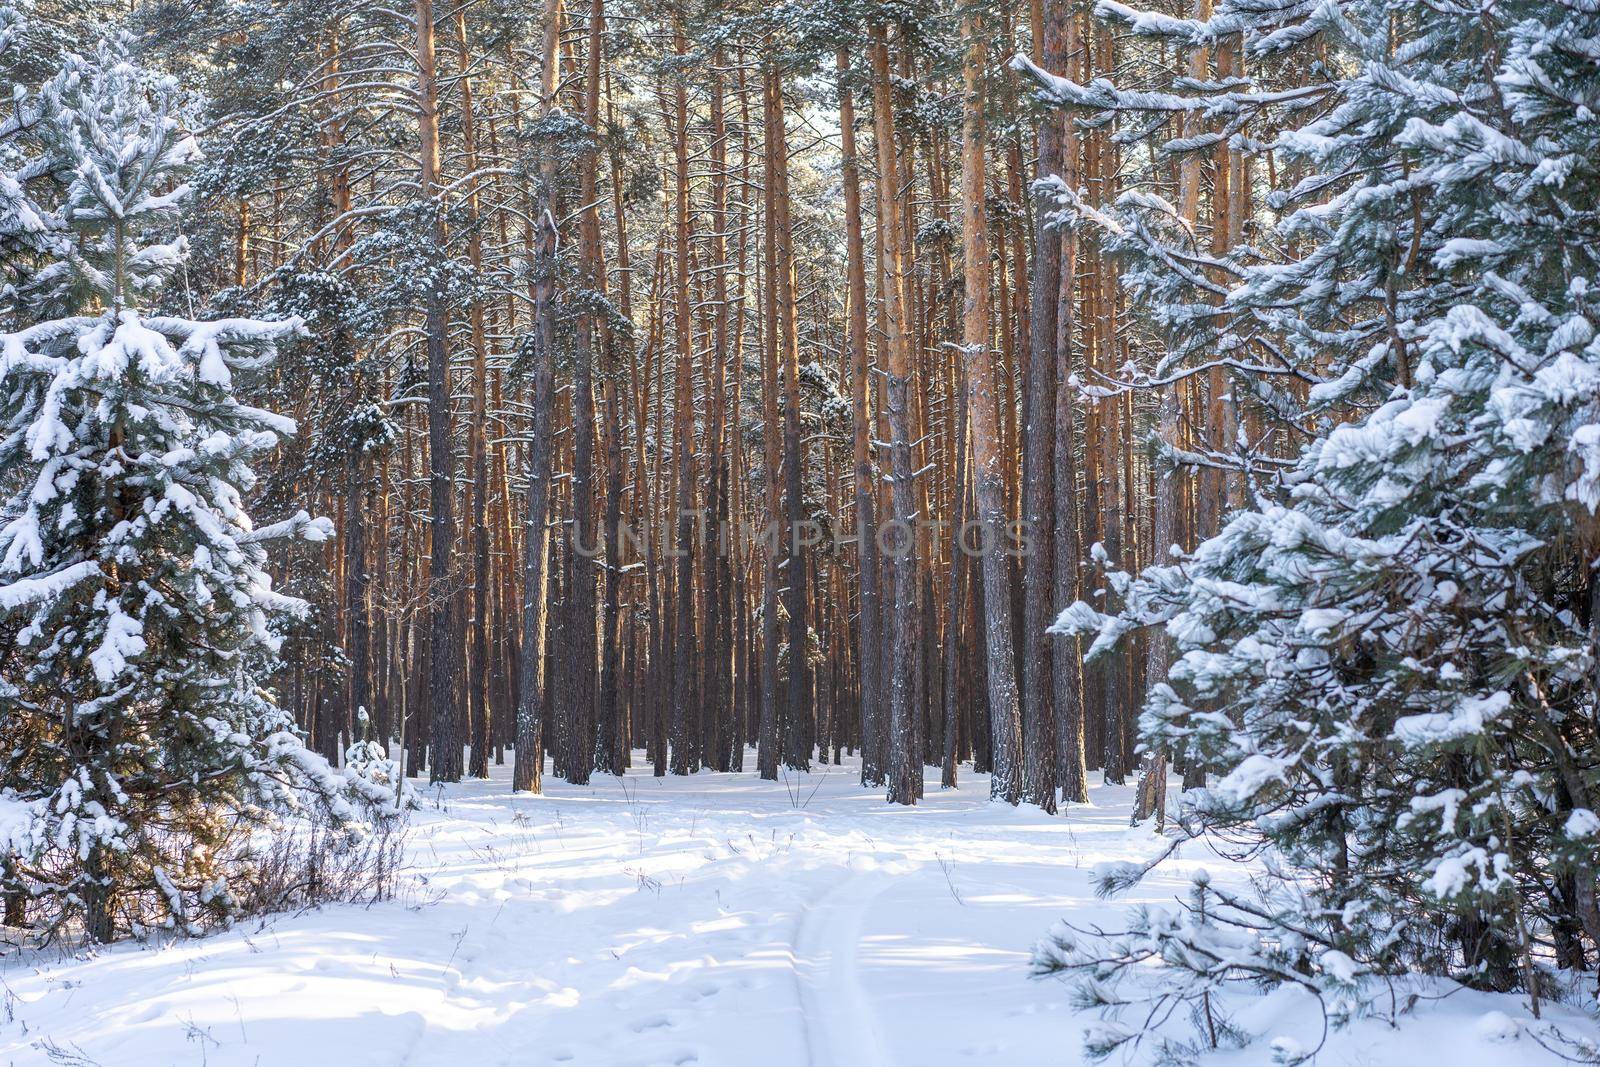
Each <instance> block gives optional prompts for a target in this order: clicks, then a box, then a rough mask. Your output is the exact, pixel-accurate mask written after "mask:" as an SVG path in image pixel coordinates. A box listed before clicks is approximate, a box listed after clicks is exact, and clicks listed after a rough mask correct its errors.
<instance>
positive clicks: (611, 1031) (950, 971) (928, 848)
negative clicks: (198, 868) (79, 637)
mask: <svg viewBox="0 0 1600 1067" xmlns="http://www.w3.org/2000/svg"><path fill="white" fill-rule="evenodd" d="M753 763H754V760H753V756H752V758H751V760H750V761H749V765H751V766H753ZM508 772H509V768H496V777H495V780H494V781H492V782H473V783H464V784H462V785H460V786H455V787H450V788H448V789H444V790H442V791H425V792H424V797H425V804H424V810H423V811H422V812H421V813H419V815H418V816H417V817H416V820H415V827H414V829H413V831H412V834H411V839H410V865H411V870H410V873H409V874H408V876H407V877H406V879H405V882H406V886H405V888H404V890H403V891H402V893H401V894H400V899H398V900H396V901H395V902H393V903H386V904H383V905H379V906H376V907H373V908H370V909H358V908H350V907H338V908H329V909H326V910H323V911H320V912H317V913H313V914H309V915H301V916H282V917H278V918H276V919H274V920H272V921H270V922H267V923H265V924H252V925H250V926H248V927H245V928H242V929H239V930H236V931H233V932H231V933H227V934H223V935H219V936H216V937H211V938H207V939H204V940H199V941H186V942H176V943H172V944H167V945H163V946H138V945H124V946H118V947H117V948H114V949H112V950H110V951H105V952H102V953H100V954H98V955H97V956H94V957H92V958H87V959H71V958H61V957H60V956H59V955H51V956H49V957H46V958H36V959H33V960H29V961H23V962H11V963H7V964H0V983H3V984H0V1064H12V1065H16V1067H22V1065H28V1067H32V1065H35V1064H40V1065H43V1064H60V1063H67V1064H77V1065H87V1064H99V1065H102V1067H165V1065H169V1064H171V1065H191V1064H193V1065H208V1067H235V1065H237V1067H316V1065H321V1064H340V1065H350V1067H356V1065H382V1067H398V1065H401V1064H404V1065H406V1067H431V1065H435V1064H438V1065H448V1067H493V1065H499V1064H517V1065H544V1064H551V1065H577V1067H582V1065H595V1067H634V1065H637V1067H645V1065H658V1064H659V1065H685V1064H695V1065H700V1067H802V1065H811V1067H898V1065H916V1067H936V1065H944V1064H949V1065H957V1064H972V1065H977V1064H1001V1063H1005V1064H1017V1063H1029V1064H1076V1063H1078V1062H1080V1052H1079V1043H1078V1034H1079V1031H1080V1029H1081V1022H1082V1020H1081V1019H1080V1018H1078V1017H1076V1016H1074V1015H1073V1014H1072V1012H1071V1011H1070V1010H1069V1008H1068V1007H1067V1005H1066V1002H1065V996H1064V993H1065V990H1064V989H1063V987H1062V986H1060V985H1059V984H1058V983H1055V982H1053V981H1033V980H1030V979H1029V978H1028V977H1027V972H1028V967H1027V964H1028V958H1029V949H1030V946H1031V945H1032V943H1033V942H1034V941H1035V940H1036V939H1037V938H1038V937H1039V936H1040V935H1041V934H1042V933H1043V932H1045V931H1046V930H1047V929H1048V927H1049V926H1050V924H1051V923H1052V922H1053V921H1054V920H1056V919H1058V918H1063V917H1066V918H1070V919H1071V920H1073V921H1074V922H1076V923H1080V924H1081V923H1084V922H1093V921H1095V920H1096V919H1097V918H1098V919H1104V920H1107V921H1114V920H1115V918H1116V913H1117V912H1118V911H1119V910H1120V909H1121V907H1123V903H1122V902H1115V903H1106V902H1102V901H1098V900H1096V899H1094V897H1093V895H1092V893H1091V892H1090V890H1089V874H1090V868H1091V867H1092V866H1093V864H1095V863H1096V862H1099V861H1101V860H1117V859H1140V858H1143V857H1145V856H1147V855H1148V854H1149V853H1150V852H1151V851H1152V848H1153V842H1152V840H1151V837H1150V835H1149V833H1148V832H1147V831H1141V830H1132V829H1129V828H1128V826H1127V805H1128V803H1129V801H1130V799H1131V797H1130V795H1129V791H1128V790H1126V789H1119V788H1111V787H1102V788H1099V789H1096V790H1095V793H1094V803H1093V804H1092V805H1091V806H1089V807H1074V808H1072V809H1071V811H1070V813H1069V814H1068V815H1067V817H1065V818H1051V817H1048V816H1044V815H1042V814H1039V813H1037V812H1034V811H1030V810H1026V809H1024V810H1018V811H1012V810H1010V809H1007V808H1004V807H1002V806H995V805H990V804H989V803H988V802H987V799H986V798H987V795H988V782H987V780H986V779H985V778H984V777H982V776H973V775H968V776H967V777H966V778H965V779H964V780H963V782H962V787H961V788H960V789H959V790H957V791H941V790H939V788H938V779H937V774H936V772H935V773H934V774H933V775H932V776H931V777H930V780H929V784H928V793H927V799H926V801H925V802H924V803H923V804H922V805H921V806H919V807H917V808H914V809H902V808H893V807H890V806H888V805H886V804H884V803H883V801H882V798H881V796H880V795H879V794H878V793H876V792H869V791H864V790H862V789H861V788H860V787H859V785H858V784H857V781H858V772H857V769H856V768H855V767H854V766H845V767H828V768H824V769H819V770H818V771H817V772H816V773H813V774H811V775H800V776H795V777H791V778H789V779H787V780H786V781H784V782H779V783H777V784H774V783H771V782H760V781H757V780H756V779H755V778H754V776H753V775H719V774H711V773H704V774H700V775H696V776H694V777H691V778H666V779H662V778H653V777H651V776H650V774H649V770H648V768H643V769H642V770H636V771H634V772H633V773H630V774H629V775H628V776H627V778H625V779H622V780H618V779H615V778H611V777H604V776H597V777H596V779H595V781H594V783H593V784H592V785H590V786H584V787H574V786H568V785H566V784H565V783H562V782H559V781H552V780H549V779H547V789H548V792H547V793H546V794H545V795H544V796H539V797H534V796H527V795H521V796H513V795H512V794H511V793H510V792H509V790H508V788H507V781H506V779H507V774H508ZM1205 858H1209V859H1210V861H1211V863H1210V864H1209V866H1210V867H1211V868H1212V869H1213V870H1215V869H1216V864H1217V863H1218V861H1217V860H1216V858H1215V857H1202V856H1201V854H1200V853H1199V852H1195V853H1194V854H1193V855H1192V856H1189V857H1186V859H1185V860H1184V861H1183V862H1178V863H1174V864H1172V865H1171V867H1170V869H1167V868H1164V871H1165V873H1164V874H1163V875H1162V876H1161V877H1159V878H1152V879H1150V880H1147V882H1146V883H1145V884H1144V885H1142V886H1141V887H1140V888H1139V890H1138V891H1137V894H1138V895H1137V897H1135V898H1134V899H1152V900H1156V899H1170V897H1171V896H1172V895H1173V894H1174V893H1175V892H1179V891H1181V886H1182V880H1183V877H1184V875H1185V873H1186V872H1187V871H1189V870H1192V869H1193V867H1194V866H1195V865H1197V864H1199V863H1200V862H1201V860H1202V859H1205ZM1495 1009H1499V1010H1504V1011H1506V1012H1507V1013H1508V1015H1513V1016H1514V1015H1515V1014H1516V1013H1517V1006H1516V1004H1515V1002H1513V1001H1510V1000H1509V999H1505V1000H1501V1001H1495V1000H1493V999H1492V998H1485V997H1479V996H1478V995H1476V994H1470V993H1465V992H1462V993H1459V994H1457V995H1453V996H1451V997H1449V998H1447V999H1446V1000H1444V1001H1442V1002H1440V1004H1439V1005H1438V1006H1433V1007H1429V1008H1428V1009H1427V1010H1426V1011H1424V1012H1423V1013H1421V1015H1420V1017H1418V1018H1416V1019H1415V1020H1413V1021H1412V1022H1410V1023H1408V1024H1407V1026H1406V1027H1405V1028H1404V1029H1402V1030H1401V1031H1399V1032H1395V1031H1393V1030H1391V1029H1389V1028H1387V1027H1386V1026H1384V1025H1382V1024H1379V1023H1375V1022H1374V1023H1363V1024H1361V1025H1360V1026H1358V1027H1356V1028H1355V1029H1354V1030H1353V1031H1351V1032H1348V1033H1345V1034H1341V1035H1337V1036H1336V1038H1335V1039H1334V1040H1333V1041H1332V1042H1331V1043H1330V1044H1329V1045H1328V1046H1327V1047H1326V1048H1325V1050H1324V1052H1323V1054H1322V1055H1321V1056H1320V1057H1319V1058H1318V1062H1321V1063H1330V1064H1350V1065H1382V1064H1402V1065H1405V1067H1414V1065H1417V1064H1422V1063H1443V1062H1454V1064H1455V1067H1468V1065H1470V1064H1472V1063H1474V1062H1483V1063H1513V1062H1515V1063H1518V1064H1535V1063H1545V1062H1549V1063H1556V1062H1559V1061H1557V1060H1555V1059H1554V1058H1553V1057H1548V1056H1546V1055H1545V1054H1544V1053H1542V1052H1541V1051H1540V1050H1539V1049H1538V1048H1537V1046H1535V1045H1533V1044H1532V1043H1531V1042H1530V1041H1529V1040H1528V1039H1527V1038H1526V1037H1525V1036H1524V1037H1518V1036H1516V1024H1515V1023H1513V1022H1512V1021H1511V1019H1510V1018H1505V1019H1504V1020H1501V1019H1499V1018H1496V1017H1495V1016H1494V1015H1492V1014H1487V1015H1486V1013H1489V1012H1491V1011H1493V1010H1495ZM1486 1019H1487V1021H1485V1020H1486ZM1243 1020H1244V1021H1245V1022H1246V1023H1247V1024H1249V1025H1250V1026H1251V1028H1252V1029H1259V1030H1260V1031H1262V1032H1263V1033H1264V1034H1265V1035H1266V1037H1271V1036H1274V1035H1276V1034H1279V1033H1288V1034H1291V1035H1294V1036H1297V1037H1298V1038H1299V1039H1302V1040H1304V1041H1305V1042H1306V1043H1307V1044H1308V1045H1314V1044H1315V1043H1316V1041H1317V1038H1318V1035H1319V1032H1320V1025H1318V1024H1316V1023H1315V1022H1314V1020H1313V1019H1312V1018H1311V1017H1310V1015H1309V1014H1308V1013H1307V1012H1306V1011H1305V1005H1297V1004H1294V1003H1292V1002H1290V1001H1286V1000H1277V999H1275V1000H1272V1001H1266V1002H1262V1003H1260V1004H1258V1005H1256V1006H1255V1007H1253V1008H1251V1009H1249V1010H1248V1011H1247V1012H1246V1013H1245V1015H1244V1016H1243ZM1269 1055H1270V1053H1269V1052H1268V1049H1267V1045H1266V1040H1265V1038H1264V1039H1263V1040H1262V1041H1261V1042H1260V1043H1258V1044H1255V1045H1252V1046H1251V1047H1249V1048H1247V1049H1245V1050H1242V1051H1239V1052H1234V1053H1231V1054H1228V1055H1226V1056H1224V1057H1221V1058H1219V1059H1218V1062H1227V1063H1239V1064H1243V1063H1265V1062H1268V1060H1269Z"/></svg>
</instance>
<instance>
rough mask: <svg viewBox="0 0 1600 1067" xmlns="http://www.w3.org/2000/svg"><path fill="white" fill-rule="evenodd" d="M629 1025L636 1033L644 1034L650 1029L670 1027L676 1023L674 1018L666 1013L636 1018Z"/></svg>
mask: <svg viewBox="0 0 1600 1067" xmlns="http://www.w3.org/2000/svg"><path fill="white" fill-rule="evenodd" d="M628 1025H629V1028H630V1029H632V1030H633V1032H634V1033H636V1034H642V1033H645V1032H646V1031H649V1030H666V1029H670V1028H671V1027H672V1026H673V1025H674V1024H673V1022H672V1020H671V1019H669V1018H667V1017H666V1016H665V1015H646V1016H645V1017H644V1018H642V1019H635V1020H634V1021H633V1022H632V1023H630V1024H628Z"/></svg>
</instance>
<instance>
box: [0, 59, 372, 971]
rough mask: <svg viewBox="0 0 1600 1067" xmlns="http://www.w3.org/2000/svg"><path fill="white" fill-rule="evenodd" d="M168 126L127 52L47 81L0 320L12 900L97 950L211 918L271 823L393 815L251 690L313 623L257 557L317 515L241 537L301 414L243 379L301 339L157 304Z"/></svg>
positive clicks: (151, 85)
mask: <svg viewBox="0 0 1600 1067" xmlns="http://www.w3.org/2000/svg"><path fill="white" fill-rule="evenodd" d="M181 114H182V112H181V109H180V94H179V91H178V89H177V87H176V85H174V84H173V83H172V82H171V81H170V80H167V79H163V78H159V77H154V76H151V75H149V74H147V73H145V72H144V71H142V70H141V69H139V68H138V67H137V66H136V65H135V64H133V63H132V62H131V61H130V59H129V56H128V53H127V45H126V42H124V41H112V42H110V43H107V44H105V45H102V46H101V47H100V49H99V50H98V52H96V53H95V54H93V55H91V56H88V57H86V58H76V57H74V58H72V59H70V60H69V62H68V63H67V64H66V65H65V67H64V69H62V70H61V72H60V73H59V75H58V76H56V77H55V78H54V79H53V80H52V81H51V82H50V83H49V84H48V85H46V86H45V87H44V89H43V91H42V92H41V93H40V94H39V108H38V118H37V121H34V122H32V123H31V124H30V126H29V129H28V131H27V136H28V137H29V138H30V140H31V143H32V144H33V145H35V146H36V147H37V149H38V150H39V151H40V152H41V153H42V154H43V155H45V156H47V157H48V158H49V160H50V167H49V170H50V172H51V173H53V174H55V175H56V176H57V177H58V178H59V179H60V180H61V181H62V182H63V185H62V186H61V188H60V192H59V197H58V199H59V203H55V204H53V205H52V206H53V208H54V211H53V214H54V215H55V216H56V217H58V218H59V219H60V221H61V223H62V224H63V225H64V226H65V227H66V232H67V235H68V238H69V239H68V240H66V241H64V242H62V243H61V245H60V249H61V251H62V258H60V259H59V260H57V261H56V262H54V263H52V264H50V265H49V266H47V267H46V268H44V269H43V270H41V271H39V272H38V273H37V274H36V275H35V276H34V277H33V279H32V284H31V285H30V286H29V288H28V290H27V291H26V292H25V293H23V294H21V297H22V298H24V300H25V303H24V306H23V308H22V310H21V311H20V313H19V317H21V318H23V319H24V320H26V321H24V322H21V323H19V324H18V325H17V327H16V328H14V329H12V330H11V331H10V332H7V333H5V334H3V335H0V425H3V429H0V472H3V474H0V488H3V489H4V497H3V500H0V649H3V652H0V760H3V763H0V780H3V781H4V782H5V783H6V786H5V791H4V793H3V795H0V856H3V857H4V860H5V865H4V868H3V869H4V872H5V873H4V875H3V877H4V879H5V885H4V887H3V888H4V889H5V890H6V892H7V894H8V899H11V900H16V899H18V897H19V895H20V894H26V895H27V897H29V898H31V905H30V907H29V911H30V912H31V914H30V916H29V917H30V919H31V920H32V921H33V923H34V925H35V926H37V927H40V928H43V929H45V930H47V931H50V932H60V931H63V930H65V929H67V928H68V927H69V925H71V924H78V923H81V924H82V928H83V931H84V932H85V933H86V934H87V936H88V937H89V938H91V939H93V940H96V941H104V940H107V939H110V938H112V937H114V936H117V935H119V934H121V933H124V932H130V931H131V932H136V933H137V932H140V931H143V930H147V929H151V928H161V927H165V928H169V929H174V930H177V931H180V932H195V931H199V930H201V929H203V928H205V927H206V926H207V925H208V924H211V923H215V922H218V921H226V919H227V918H228V917H229V916H230V915H232V914H234V913H235V912H236V910H237V909H238V908H239V907H240V906H241V904H242V902H244V901H246V900H248V899H249V898H250V896H251V890H252V881H253V878H254V876H255V874H256V869H255V867H254V865H253V863H252V856H253V855H254V854H255V849H256V848H257V847H258V846H259V845H260V843H261V840H262V836H261V835H262V834H263V833H264V832H266V831H267V830H269V829H270V828H271V827H272V826H273V825H275V822H276V819H277V817H278V816H279V815H281V814H283V813H286V812H290V811H296V810H300V811H307V810H310V811H314V812H316V813H317V814H319V815H321V816H323V817H324V818H326V819H327V820H328V821H330V822H332V823H333V824H335V825H336V826H338V827H341V828H343V829H347V830H351V831H354V830H356V829H357V828H358V827H359V826H361V825H362V824H363V823H364V822H366V821H367V820H369V819H371V818H373V817H375V816H376V817H384V816H385V815H386V814H387V812H388V811H389V810H391V809H390V804H391V797H390V794H389V791H388V790H387V789H386V788H383V787H381V786H379V785H377V784H376V783H371V782H367V781H365V780H363V779H347V778H345V777H344V776H341V775H339V774H338V773H337V772H336V771H333V770H332V769H330V768H329V766H328V765H327V763H326V762H325V761H323V760H322V759H321V758H320V757H318V756H316V755H314V754H312V753H310V752H308V751H307V750H306V749H305V747H304V746H303V744H302V743H301V739H300V738H299V737H298V736H297V734H296V733H295V731H294V728H293V722H292V720H291V719H290V717H289V716H288V715H287V714H286V713H285V712H284V711H282V710H281V709H280V708H278V707H277V706H276V704H275V703H274V702H273V699H272V697H271V696H270V694H269V693H268V692H267V691H266V690H265V689H264V688H263V687H264V685H265V683H266V679H267V677H268V675H269V674H270V671H271V669H272V667H273V664H274V657H275V652H276V647H277V642H278V636H277V632H276V631H277V628H278V627H279V626H280V625H281V623H282V620H283V619H284V618H285V617H287V616H293V615H296V614H298V613H302V612H304V611H305V610H306V608H305V605H304V604H303V603H301V602H299V601H296V600H294V599H292V598H287V597H284V596H281V595H279V594H277V593H275V592H274V591H273V589H272V583H271V581H270V579H269V577H268V575H267V573H266V571H265V563H266V558H267V557H266V545H267V543H268V542H270V541H271V540H273V539H275V538H283V537H300V538H306V539H310V540H317V539H321V538H325V537H327V536H328V535H329V533H330V526H329V524H328V523H327V522H326V520H321V519H312V518H310V517H309V516H308V515H306V514H305V513H304V512H301V513H299V514H297V515H295V516H294V517H293V518H291V519H288V520H286V521H283V522H279V523H274V524H272V525H268V526H264V527H261V528H256V527H254V526H252V524H251V521H250V518H249V516H248V515H247V514H246V512H245V509H244V506H243V497H244V494H245V493H246V492H248V490H249V489H250V487H251V485H252V483H253V480H254V476H253V474H252V472H251V469H250V465H249V464H250V460H251V457H252V456H256V455H258V454H261V453H263V452H265V451H267V450H270V449H272V448H273V447H274V446H275V445H276V443H277V441H278V439H279V436H280V435H283V434H288V433H292V432H293V430H294V426H293V424H292V423H291V422H289V421H288V420H286V419H282V418H279V417H277V416H274V415H272V414H271V413H269V412H266V411H262V410H258V409H255V408H252V407H249V406H247V405H245V404H243V403H240V402H239V400H237V399H236V398H235V396H234V395H233V391H232V386H233V376H234V374H235V373H236V372H240V371H249V370H252V369H254V368H258V367H260V366H262V365H264V364H265V363H266V362H268V361H269V360H270V359H271V358H272V356H273V354H274V348H275V346H276V345H277V344H279V343H280V342H282V341H284V340H287V339H289V338H292V337H294V336H296V335H297V334H298V333H299V332H301V327H300V325H299V323H298V321H296V320H293V319H290V320H284V321H278V322H266V321H257V320H251V319H242V318H241V319H224V320H218V321H210V322H201V321H193V320H190V319H187V318H182V317H178V316H172V315H157V314H152V313H150V312H149V311H148V310H147V309H149V308H150V307H151V305H152V303H153V301H154V300H155V298H156V297H157V295H158V294H159V293H160V291H161V289H162V287H163V285H164V283H165V282H166V281H167V280H168V278H169V277H171V275H172V274H173V273H174V272H175V271H177V270H179V269H180V268H181V266H182V264H183V262H184V257H185V253H186V243H185V241H184V238H183V237H181V236H178V237H171V238H168V239H163V235H164V234H170V232H171V230H172V229H173V225H172V224H173V222H174V220H175V218H176V216H177V212H178V210H179V208H180V206H181V205H182V203H183V201H184V197H185V195H186V191H187V190H186V187H185V186H184V185H183V184H182V183H181V178H182V173H183V171H184V169H185V168H186V167H187V166H188V165H189V164H190V163H191V162H192V161H193V160H194V158H195V155H196V151H195V148H194V142H193V141H192V139H191V138H190V137H189V135H188V134H187V132H186V131H185V130H184V128H183V124H182V122H181ZM41 196H42V194H41ZM12 917H13V918H14V917H15V913H14V912H13V913H12Z"/></svg>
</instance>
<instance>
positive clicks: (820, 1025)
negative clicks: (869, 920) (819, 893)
mask: <svg viewBox="0 0 1600 1067" xmlns="http://www.w3.org/2000/svg"><path fill="white" fill-rule="evenodd" d="M883 888H884V887H883V885H882V884H881V883H880V882H879V880H878V879H877V878H874V877H873V876H871V875H861V874H855V873H852V874H848V875H846V876H845V877H844V878H843V879H842V880H841V881H840V882H839V883H838V884H837V885H835V886H834V887H833V888H832V889H830V890H828V892H827V893H826V894H824V895H823V897H822V899H821V900H819V901H817V902H816V903H815V904H810V905H807V907H806V909H805V911H804V912H802V913H801V916H800V924H799V930H798V932H797V934H796V936H795V951H796V955H797V957H798V963H799V965H800V971H799V979H800V995H801V998H802V1001H803V1008H804V1014H805V1021H806V1036H807V1042H808V1049H809V1051H810V1054H811V1058H810V1062H811V1064H812V1067H828V1065H830V1064H838V1063H854V1064H856V1065H858V1067H891V1063H892V1061H890V1060H889V1059H887V1058H886V1057H885V1056H884V1054H883V1047H882V1041H881V1039H880V1037H879V1035H878V1027H877V1021H876V1019H874V1017H873V1013H872V1008H871V1005H870V1004H869V1002H868V1000H867V995H868V994H867V991H866V990H865V989H864V988H863V987H862V984H861V977H860V972H859V967H858V961H857V958H856V947H857V943H858V942H859V941H860V939H861V931H862V926H863V923H864V920H865V917H866V911H867V908H868V907H869V906H871V904H872V901H873V900H874V899H875V898H876V897H877V895H878V894H879V893H880V892H881V891H882V890H883Z"/></svg>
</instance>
